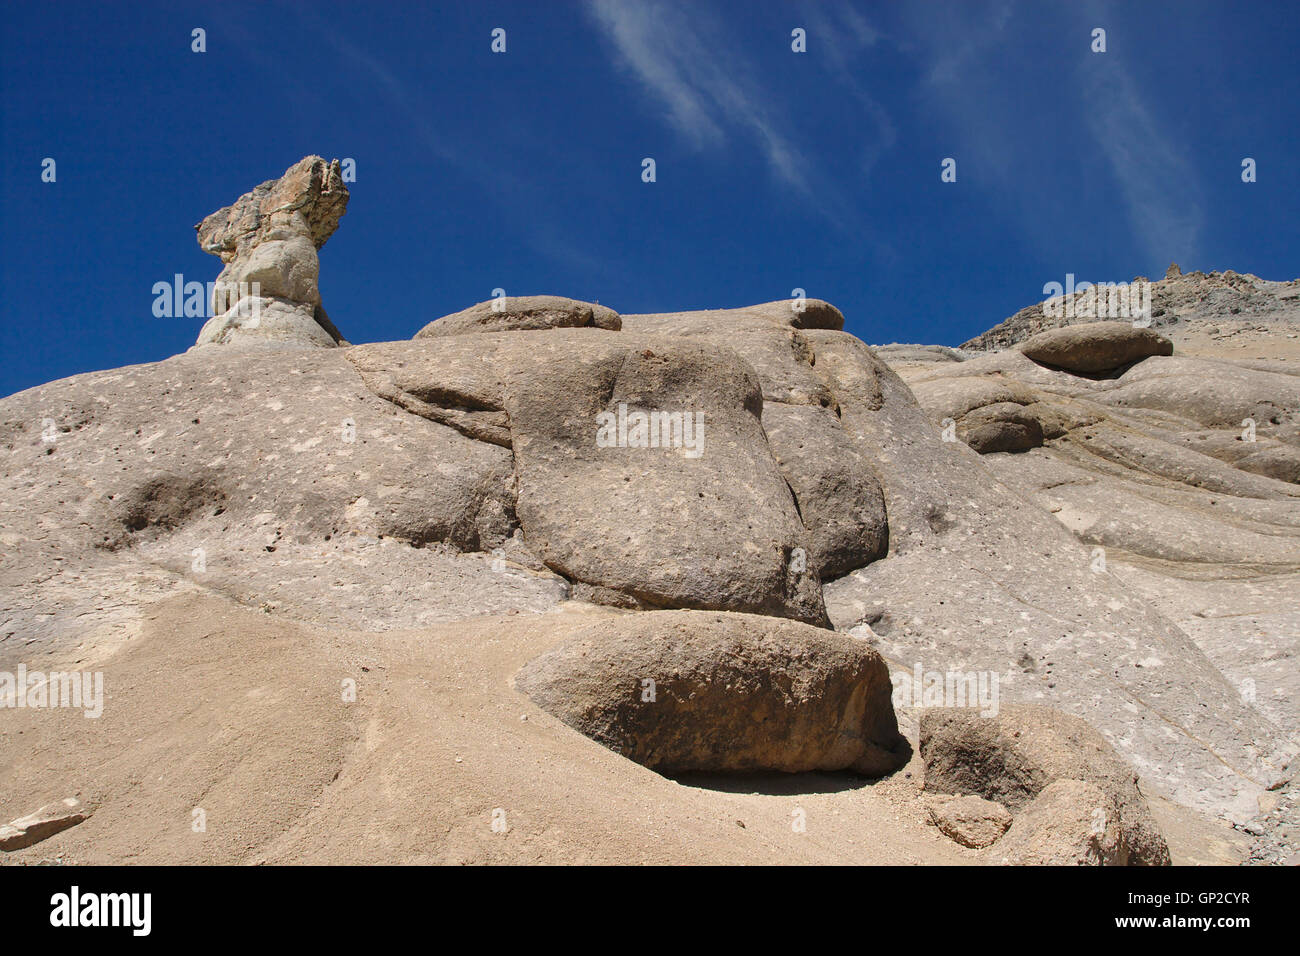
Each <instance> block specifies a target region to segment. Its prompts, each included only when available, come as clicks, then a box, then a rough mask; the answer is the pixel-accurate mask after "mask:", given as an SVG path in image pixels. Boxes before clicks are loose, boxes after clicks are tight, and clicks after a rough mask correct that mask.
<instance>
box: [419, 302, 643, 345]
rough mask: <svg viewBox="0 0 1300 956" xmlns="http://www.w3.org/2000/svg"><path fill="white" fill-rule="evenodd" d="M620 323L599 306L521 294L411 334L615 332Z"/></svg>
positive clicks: (611, 312)
mask: <svg viewBox="0 0 1300 956" xmlns="http://www.w3.org/2000/svg"><path fill="white" fill-rule="evenodd" d="M622 326H623V323H622V320H621V319H620V318H619V315H618V313H617V312H615V311H614V310H613V309H608V308H606V307H605V306H603V305H595V304H592V303H590V302H579V301H578V300H576V299H566V298H564V297H563V296H558V295H523V296H509V297H505V298H500V299H492V300H489V301H487V302H480V303H478V304H477V305H472V306H470V307H469V308H468V309H465V310H464V311H462V312H456V313H454V314H452V315H445V316H443V317H442V318H441V319H436V320H434V321H433V322H430V323H429V324H428V325H426V326H425V327H424V328H422V329H420V331H418V332H416V333H415V337H416V338H417V339H420V338H435V337H440V336H448V335H466V334H468V333H472V332H529V331H536V330H539V329H577V328H597V329H608V330H610V331H613V332H617V331H618V330H619V329H620V328H622Z"/></svg>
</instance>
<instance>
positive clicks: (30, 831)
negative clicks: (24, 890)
mask: <svg viewBox="0 0 1300 956" xmlns="http://www.w3.org/2000/svg"><path fill="white" fill-rule="evenodd" d="M89 816H90V811H89V810H87V809H86V808H85V807H83V806H82V805H81V801H80V800H78V799H77V798H76V797H68V798H67V799H66V800H62V801H60V802H59V803H51V804H48V805H47V806H44V807H41V808H40V809H39V810H37V811H36V812H35V813H31V814H28V815H27V816H25V817H21V818H19V819H17V820H13V821H11V822H9V823H8V824H6V825H5V826H0V850H4V851H6V852H9V851H12V850H21V849H24V848H25V847H29V846H31V845H32V844H34V843H40V842H41V841H42V840H48V839H49V838H50V837H52V836H54V834H56V833H59V832H61V831H63V830H66V829H68V827H75V826H76V825H77V824H78V823H81V822H82V821H83V820H85V819H86V818H87V817H89Z"/></svg>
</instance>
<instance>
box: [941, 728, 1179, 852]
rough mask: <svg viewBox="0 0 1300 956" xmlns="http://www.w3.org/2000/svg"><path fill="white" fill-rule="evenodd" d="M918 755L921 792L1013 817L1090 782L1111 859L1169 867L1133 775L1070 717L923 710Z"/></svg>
mask: <svg viewBox="0 0 1300 956" xmlns="http://www.w3.org/2000/svg"><path fill="white" fill-rule="evenodd" d="M920 750H921V758H922V760H924V762H925V787H926V789H927V790H930V791H936V792H939V793H954V794H976V795H978V796H981V797H983V798H985V799H987V800H994V801H996V802H998V803H1001V804H1002V805H1003V806H1005V807H1007V809H1009V810H1010V811H1011V812H1012V813H1013V814H1019V813H1020V812H1021V811H1022V810H1023V809H1024V808H1025V807H1026V806H1028V805H1029V804H1030V803H1031V802H1032V801H1033V800H1034V799H1035V798H1036V797H1038V796H1039V794H1041V793H1042V792H1043V791H1044V790H1045V789H1046V788H1047V787H1048V786H1049V785H1050V784H1051V783H1053V782H1055V781H1058V780H1075V781H1084V782H1086V783H1088V784H1091V785H1093V786H1094V787H1096V788H1097V789H1098V790H1100V791H1101V792H1102V793H1104V794H1105V795H1106V798H1107V801H1108V803H1107V804H1106V808H1109V811H1108V812H1110V813H1111V815H1112V816H1113V817H1114V823H1115V825H1116V826H1117V827H1118V828H1119V830H1118V840H1119V844H1118V846H1119V849H1118V851H1117V852H1118V853H1119V855H1121V856H1122V857H1123V858H1124V860H1125V861H1127V862H1129V863H1132V864H1142V865H1163V864H1167V863H1168V862H1169V849H1168V847H1167V846H1166V844H1165V840H1164V837H1163V836H1162V835H1161V833H1160V830H1159V829H1158V828H1157V827H1156V824H1155V821H1154V819H1153V818H1152V816H1151V811H1150V810H1149V809H1148V807H1147V803H1146V798H1145V797H1143V796H1142V792H1141V790H1139V789H1138V782H1137V774H1136V773H1134V772H1133V770H1132V769H1131V768H1130V767H1129V766H1128V765H1127V764H1126V763H1124V761H1122V760H1121V759H1120V758H1119V757H1118V756H1117V755H1116V753H1115V751H1114V750H1113V749H1112V748H1111V746H1110V745H1109V744H1108V743H1106V741H1105V739H1103V738H1102V736H1101V735H1100V734H1098V733H1097V732H1096V731H1095V730H1093V729H1092V728H1091V727H1090V726H1089V725H1088V724H1087V722H1086V721H1083V720H1081V719H1079V718H1078V717H1074V716H1071V715H1069V714H1064V713H1061V712H1059V711H1056V710H1052V709H1051V708H1048V707H1039V706H1035V705H1013V706H1003V707H1002V709H1001V711H1000V712H999V713H998V715H997V716H996V717H982V716H980V713H979V711H977V710H974V709H967V708H932V709H926V710H925V711H924V712H923V713H922V716H921V723H920ZM1095 805H1096V803H1095V801H1094V806H1095Z"/></svg>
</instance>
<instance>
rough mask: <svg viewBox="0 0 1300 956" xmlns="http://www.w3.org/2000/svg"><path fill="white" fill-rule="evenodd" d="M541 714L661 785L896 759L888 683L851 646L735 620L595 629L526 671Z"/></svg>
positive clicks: (874, 772)
mask: <svg viewBox="0 0 1300 956" xmlns="http://www.w3.org/2000/svg"><path fill="white" fill-rule="evenodd" d="M515 684H516V687H517V688H518V689H519V690H520V691H522V692H523V693H525V694H527V695H528V696H529V697H530V698H531V699H532V700H533V702H534V703H536V704H537V705H538V706H539V707H541V708H542V709H543V710H545V711H547V712H548V713H550V714H552V715H554V716H555V717H558V718H559V719H560V720H562V721H563V722H564V723H566V724H568V725H569V726H570V727H573V728H574V729H575V730H577V731H579V732H581V733H583V734H586V735H587V736H588V737H591V738H592V739H593V740H595V741H597V742H598V743H601V744H603V745H604V746H606V747H608V748H610V749H611V750H614V751H615V752H617V753H620V754H622V755H623V756H625V757H628V758H629V759H631V760H635V761H636V762H637V763H640V764H644V765H645V766H647V767H650V768H651V769H653V770H657V771H659V772H661V773H666V774H674V773H686V772H691V771H701V772H728V773H734V772H747V771H764V770H767V771H772V770H777V771H786V772H790V773H797V772H802V771H812V770H852V771H854V772H857V773H860V774H863V775H866V776H880V775H882V774H886V773H889V772H890V771H892V770H895V769H897V768H898V767H900V766H901V765H902V764H903V763H904V762H905V761H906V759H907V757H908V753H909V751H908V747H907V744H906V741H905V740H904V739H903V738H902V737H901V736H900V735H899V733H898V728H897V724H896V723H895V720H894V711H893V707H892V705H891V703H890V684H889V675H888V671H887V669H886V668H885V664H884V662H883V661H882V660H881V658H880V656H879V655H878V654H876V653H875V652H874V651H873V650H871V648H870V647H869V646H867V645H866V644H865V643H864V642H862V641H858V640H855V639H854V638H851V637H848V636H846V635H843V634H836V633H834V632H832V631H825V630H821V629H818V628H814V627H809V626H807V625H805V624H799V623H797V622H794V621H781V620H777V619H774V618H770V617H759V616H754V615H748V614H719V613H705V612H692V611H655V612H648V613H641V614H635V615H628V616H624V617H622V618H619V619H617V620H613V621H611V620H609V619H602V620H600V621H598V622H596V623H593V624H591V625H588V626H586V627H583V628H580V629H579V630H578V631H577V632H576V633H575V634H574V635H573V636H572V637H571V638H569V639H568V640H566V641H564V642H563V643H561V644H559V645H557V646H555V647H553V648H551V649H550V650H548V651H546V652H544V653H543V654H541V655H540V656H539V657H537V658H535V659H534V660H532V661H530V662H529V663H528V664H526V665H525V666H524V667H523V668H522V669H521V670H520V671H519V673H518V675H517V676H516V678H515Z"/></svg>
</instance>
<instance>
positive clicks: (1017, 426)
mask: <svg viewBox="0 0 1300 956" xmlns="http://www.w3.org/2000/svg"><path fill="white" fill-rule="evenodd" d="M957 437H958V438H960V439H961V440H962V441H964V442H965V443H966V444H968V445H970V447H971V448H973V449H975V450H976V451H977V452H979V453H980V454H981V455H988V454H991V453H993V452H998V451H1025V450H1026V449H1029V448H1037V447H1038V446H1039V445H1041V444H1042V443H1043V427H1042V426H1041V425H1040V424H1039V423H1038V419H1037V418H1035V417H1034V416H1033V415H1032V414H1030V413H1029V412H1027V411H1025V407H1024V406H1023V405H1017V404H1016V403H1014V402H995V403H994V404H992V405H984V406H982V407H981V408H976V409H973V410H972V411H970V412H969V413H967V414H966V415H964V416H962V419H961V421H959V422H957Z"/></svg>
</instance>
